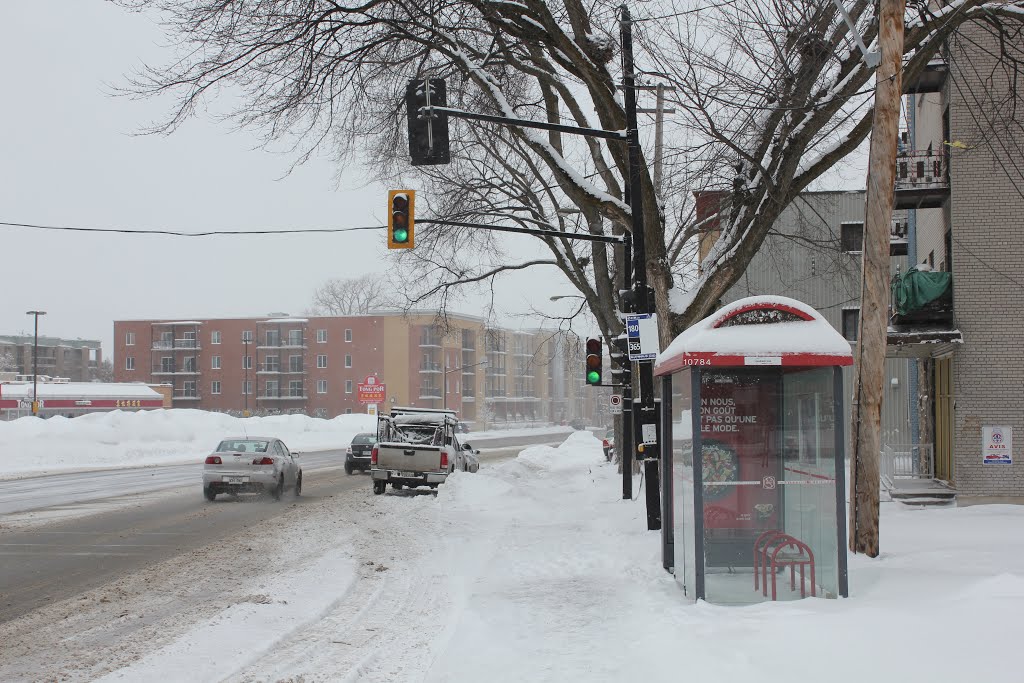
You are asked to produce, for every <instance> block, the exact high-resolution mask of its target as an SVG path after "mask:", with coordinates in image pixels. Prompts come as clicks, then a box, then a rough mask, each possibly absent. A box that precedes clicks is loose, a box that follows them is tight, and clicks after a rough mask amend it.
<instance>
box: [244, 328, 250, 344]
mask: <svg viewBox="0 0 1024 683" xmlns="http://www.w3.org/2000/svg"><path fill="white" fill-rule="evenodd" d="M242 341H243V342H251V341H252V330H245V331H244V332H242Z"/></svg>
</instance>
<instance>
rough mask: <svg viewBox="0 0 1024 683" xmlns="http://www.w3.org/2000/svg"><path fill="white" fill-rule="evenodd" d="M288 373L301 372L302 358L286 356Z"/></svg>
mask: <svg viewBox="0 0 1024 683" xmlns="http://www.w3.org/2000/svg"><path fill="white" fill-rule="evenodd" d="M288 371H289V372H302V356H288Z"/></svg>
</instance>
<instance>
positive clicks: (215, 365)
mask: <svg viewBox="0 0 1024 683" xmlns="http://www.w3.org/2000/svg"><path fill="white" fill-rule="evenodd" d="M210 369H211V370H220V356H210Z"/></svg>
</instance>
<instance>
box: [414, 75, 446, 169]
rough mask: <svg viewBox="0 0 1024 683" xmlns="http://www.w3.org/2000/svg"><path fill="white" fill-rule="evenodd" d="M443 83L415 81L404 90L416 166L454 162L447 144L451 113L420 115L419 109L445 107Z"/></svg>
mask: <svg viewBox="0 0 1024 683" xmlns="http://www.w3.org/2000/svg"><path fill="white" fill-rule="evenodd" d="M447 101H448V100H447V95H446V93H445V84H444V80H443V79H441V78H431V79H429V80H419V79H418V80H412V81H409V85H408V86H406V89H405V108H406V115H407V116H408V124H409V156H410V157H412V165H413V166H431V165H437V164H448V163H451V160H452V159H451V153H450V150H449V145H448V114H445V113H443V112H434V113H432V114H430V115H427V114H421V113H420V107H446V106H448V104H447Z"/></svg>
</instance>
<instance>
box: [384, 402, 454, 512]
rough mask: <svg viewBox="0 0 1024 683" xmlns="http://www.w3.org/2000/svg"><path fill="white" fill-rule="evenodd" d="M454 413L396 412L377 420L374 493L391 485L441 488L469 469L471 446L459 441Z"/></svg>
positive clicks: (445, 411) (406, 410) (395, 409)
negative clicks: (450, 479)
mask: <svg viewBox="0 0 1024 683" xmlns="http://www.w3.org/2000/svg"><path fill="white" fill-rule="evenodd" d="M458 424H459V420H458V417H457V415H456V413H455V411H454V410H435V409H429V408H392V409H391V412H390V414H388V415H380V416H379V417H378V418H377V445H376V446H375V447H374V449H373V451H372V452H371V455H370V476H371V477H372V478H373V492H374V493H376V494H381V493H384V490H385V489H386V488H387V485H388V484H389V483H390V484H391V486H392V487H394V488H396V489H401V488H402V487H403V486H408V487H416V486H429V487H430V488H437V485H438V484H441V483H444V480H445V479H447V478H448V475H449V474H451V473H452V472H454V471H455V470H456V469H459V470H466V469H468V464H467V462H468V461H467V458H466V453H467V452H472V449H471V448H470V446H469V444H465V445H460V444H459V440H458V438H456V436H455V433H456V428H457V426H458Z"/></svg>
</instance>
